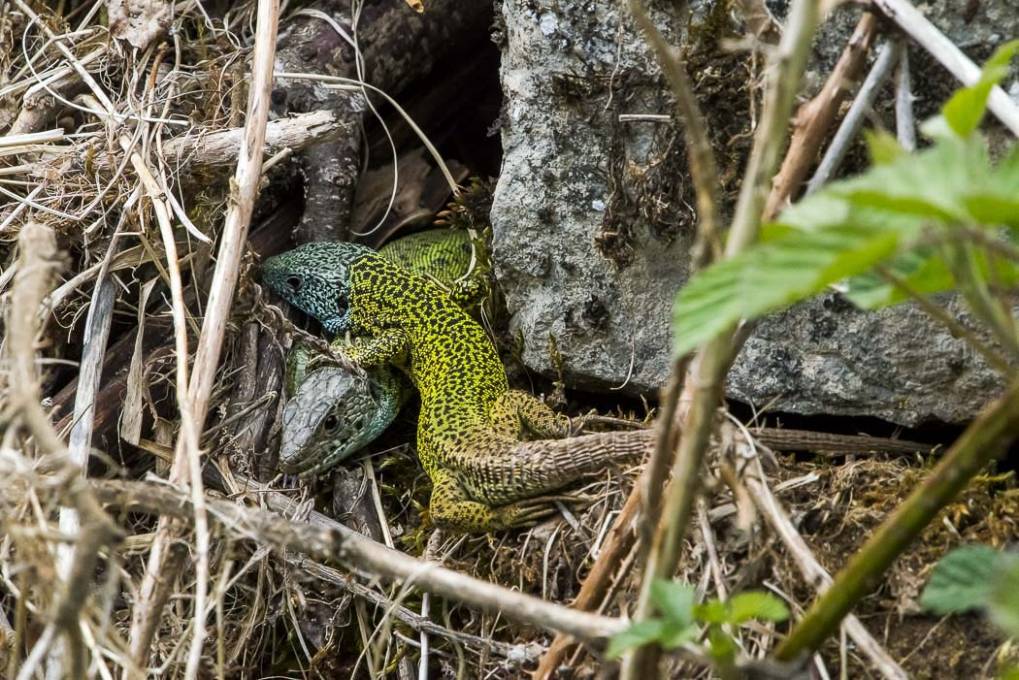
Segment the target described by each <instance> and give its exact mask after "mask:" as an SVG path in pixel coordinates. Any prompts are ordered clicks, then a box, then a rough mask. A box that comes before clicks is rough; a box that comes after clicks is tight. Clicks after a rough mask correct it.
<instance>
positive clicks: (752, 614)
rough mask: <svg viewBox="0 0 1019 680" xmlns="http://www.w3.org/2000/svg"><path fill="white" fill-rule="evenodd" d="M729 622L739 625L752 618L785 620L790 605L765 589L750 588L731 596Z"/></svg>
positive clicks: (787, 616)
mask: <svg viewBox="0 0 1019 680" xmlns="http://www.w3.org/2000/svg"><path fill="white" fill-rule="evenodd" d="M728 605H729V623H732V624H734V625H739V624H741V623H745V622H746V621H750V620H751V619H760V620H762V621H776V622H778V621H785V620H786V619H788V618H789V607H787V606H786V604H785V602H783V601H782V600H780V599H779V598H777V597H775V596H774V595H772V594H771V593H766V592H764V591H763V590H750V591H747V592H745V593H739V594H738V595H733V596H732V597H731V598H729V602H728Z"/></svg>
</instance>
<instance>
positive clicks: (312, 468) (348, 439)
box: [279, 366, 399, 476]
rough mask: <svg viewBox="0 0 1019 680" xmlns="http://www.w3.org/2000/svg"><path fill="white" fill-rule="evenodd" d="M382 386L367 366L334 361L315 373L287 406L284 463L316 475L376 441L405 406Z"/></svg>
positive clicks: (296, 470)
mask: <svg viewBox="0 0 1019 680" xmlns="http://www.w3.org/2000/svg"><path fill="white" fill-rule="evenodd" d="M382 389H385V386H384V385H380V384H379V383H377V382H376V381H375V380H373V379H371V378H370V377H367V376H366V375H365V374H364V373H363V372H361V371H356V370H348V369H346V368H341V367H338V366H328V367H324V368H319V369H316V370H314V371H312V372H311V373H309V374H308V376H307V377H306V378H305V379H304V380H303V381H302V382H301V385H300V387H298V388H297V392H296V393H295V394H294V396H293V397H291V398H290V400H289V401H288V402H287V405H286V407H285V408H284V411H283V435H282V443H281V444H280V460H279V465H280V468H281V469H282V470H283V471H284V472H287V473H298V474H301V475H303V476H308V475H314V474H317V473H320V472H324V471H325V470H328V469H329V468H331V467H332V466H334V465H336V464H337V463H339V462H340V461H342V460H344V459H346V458H349V457H350V456H351V455H352V454H353V453H355V452H356V451H358V450H359V449H362V448H364V447H365V446H367V445H368V444H370V443H371V442H372V441H373V440H374V439H375V438H376V437H378V436H379V435H380V434H382V432H383V431H384V430H385V429H386V427H388V426H389V424H390V423H391V422H392V421H393V419H394V418H395V417H396V414H397V411H398V409H399V404H398V403H395V402H394V401H393V400H388V399H386V398H385V395H381V394H380V390H382Z"/></svg>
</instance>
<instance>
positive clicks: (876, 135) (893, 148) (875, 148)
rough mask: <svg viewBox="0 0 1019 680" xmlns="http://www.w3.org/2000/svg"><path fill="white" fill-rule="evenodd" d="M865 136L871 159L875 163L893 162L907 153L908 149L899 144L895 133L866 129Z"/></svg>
mask: <svg viewBox="0 0 1019 680" xmlns="http://www.w3.org/2000/svg"><path fill="white" fill-rule="evenodd" d="M863 138H864V140H866V142H867V150H868V151H869V152H870V160H871V163H873V164H874V165H885V164H886V163H892V162H894V161H897V160H899V158H901V157H902V156H904V155H905V154H906V150H905V149H903V148H902V145H901V144H899V140H898V139H896V138H895V135H893V134H891V133H889V132H888V131H886V130H864V131H863Z"/></svg>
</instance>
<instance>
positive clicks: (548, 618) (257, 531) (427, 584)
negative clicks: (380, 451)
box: [91, 480, 626, 642]
mask: <svg viewBox="0 0 1019 680" xmlns="http://www.w3.org/2000/svg"><path fill="white" fill-rule="evenodd" d="M91 488H92V490H93V492H94V493H95V495H96V497H97V498H99V499H100V500H101V501H102V502H103V503H104V504H106V505H109V506H112V507H116V508H119V509H121V510H125V511H129V512H141V513H146V514H152V515H161V516H165V517H172V518H175V519H177V520H180V521H182V522H189V521H191V520H193V508H192V506H191V499H190V496H189V494H186V493H183V492H181V491H178V490H176V489H174V488H172V487H169V486H166V485H157V484H151V483H146V482H120V481H100V480H95V481H92V482H91ZM273 496H274V495H268V496H267V500H268V502H269V506H270V507H273V506H274V505H280V506H282V505H286V504H290V503H291V501H289V499H285V500H280V499H276V500H274V499H273ZM207 504H208V508H209V515H210V516H211V517H212V518H213V519H215V520H216V521H217V522H219V523H220V524H221V525H222V526H223V528H224V529H226V530H228V531H231V532H234V533H236V534H237V535H238V537H241V538H249V539H252V540H255V541H257V542H258V543H260V544H263V545H270V546H273V547H275V548H280V549H285V550H292V551H295V552H299V553H303V554H306V555H308V556H309V557H312V558H314V559H316V560H322V561H327V562H336V563H338V564H340V565H341V566H342V567H343V568H345V569H347V570H349V571H351V572H353V573H356V574H360V575H363V576H366V577H369V578H381V579H383V580H385V581H388V582H407V583H410V584H413V585H414V586H415V587H416V588H419V589H421V590H424V591H426V592H430V593H432V594H434V595H438V596H440V597H445V598H448V599H450V600H453V601H456V602H462V603H464V604H466V605H469V606H472V607H476V608H478V609H481V610H483V611H487V612H493V613H500V615H501V616H503V617H506V618H508V619H512V620H514V621H518V622H520V623H525V624H528V625H531V626H535V627H537V628H541V629H543V630H549V631H563V632H566V633H569V634H570V635H573V636H575V637H578V638H580V639H582V640H587V641H592V642H594V641H599V640H604V639H605V638H607V637H610V636H612V635H614V634H616V633H618V632H620V631H621V630H622V629H623V628H624V627H625V625H626V624H625V622H623V621H621V620H619V619H613V618H609V617H605V616H598V615H596V614H587V613H584V612H578V611H575V610H573V609H570V608H569V607H564V606H562V605H559V604H554V603H551V602H546V601H545V600H542V599H540V598H537V597H533V596H531V595H525V594H523V593H520V592H517V591H515V590H510V589H509V588H504V587H502V586H498V585H495V584H493V583H488V582H486V581H481V580H479V579H476V578H472V577H470V576H465V575H464V574H461V573H459V572H457V571H454V570H452V569H447V568H445V567H442V566H439V565H437V564H432V563H427V562H423V561H421V560H417V559H415V558H413V557H411V556H409V555H406V554H404V553H401V552H398V551H396V550H392V549H390V548H387V547H385V546H384V545H382V544H380V543H376V542H375V541H372V540H371V539H369V538H367V537H365V536H362V535H361V534H359V533H357V532H356V531H353V530H352V529H348V528H347V527H344V526H343V525H341V524H338V523H335V522H332V521H331V520H329V519H328V518H326V517H324V516H321V515H319V516H316V515H317V513H315V514H313V516H312V518H311V522H308V523H306V522H293V521H288V520H285V519H282V518H281V517H279V516H278V515H276V514H274V513H272V512H267V511H264V510H257V509H252V508H246V507H244V506H242V505H239V504H237V503H234V502H231V501H222V500H215V499H211V498H210V499H208V500H207Z"/></svg>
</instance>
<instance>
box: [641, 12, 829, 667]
mask: <svg viewBox="0 0 1019 680" xmlns="http://www.w3.org/2000/svg"><path fill="white" fill-rule="evenodd" d="M818 4H819V3H818V1H817V0H798V1H797V2H795V3H794V4H793V6H792V8H791V10H790V13H789V22H788V26H787V28H786V32H785V35H784V36H783V37H782V42H781V43H780V44H779V47H778V50H777V52H776V57H777V60H778V61H777V62H776V63H775V64H774V65H773V67H772V72H771V78H770V80H769V83H768V88H767V91H766V93H765V102H764V108H763V113H762V117H761V124H760V127H759V129H758V130H757V133H756V135H755V137H754V147H753V151H752V152H751V156H750V161H749V163H748V165H747V170H746V174H745V176H744V180H743V186H742V187H741V189H740V197H739V201H738V203H737V206H736V214H735V216H734V218H733V222H732V228H731V230H730V233H729V238H728V243H727V246H726V250H725V253H726V256H727V257H732V256H733V255H735V254H737V253H739V252H741V251H742V250H744V249H745V248H746V247H747V246H749V245H750V244H752V243H753V242H754V241H755V240H756V239H757V234H758V230H759V227H760V223H761V213H762V211H763V208H764V202H765V199H766V198H767V193H768V188H769V183H770V181H771V178H772V176H773V175H774V173H775V169H776V167H777V166H778V160H779V154H780V153H781V151H782V148H783V147H784V145H785V140H786V128H787V125H788V121H789V115H790V113H791V111H792V106H793V100H794V98H795V96H796V93H797V90H798V88H799V83H800V78H801V76H802V74H803V69H804V66H805V65H806V60H807V53H808V51H809V47H810V41H811V38H812V36H813V34H814V30H815V28H816V26H817V22H818V15H819V7H818ZM735 332H736V328H735V327H733V328H731V329H729V330H727V331H725V332H723V333H722V334H720V335H719V336H718V337H717V338H715V339H714V340H713V341H711V342H710V343H709V344H708V345H707V346H706V347H705V348H704V349H703V350H702V351H701V352H700V354H699V355H698V356H697V359H696V360H695V361H694V364H693V368H692V375H693V379H692V380H688V382H687V389H686V390H684V392H689V391H691V390H692V391H693V394H694V400H693V403H692V406H691V408H690V411H689V412H688V413H687V414H686V418H685V421H684V423H683V427H682V432H683V437H682V439H681V441H680V445H679V451H678V452H677V455H676V461H675V464H674V465H673V469H672V479H671V481H670V482H669V486H668V488H667V489H666V492H665V501H664V503H663V505H662V512H661V515H660V516H661V522H660V524H659V526H658V531H657V533H656V536H655V542H654V544H653V545H652V548H651V553H650V554H649V556H648V562H647V566H646V569H645V571H644V580H643V582H642V584H641V592H640V599H639V601H638V605H637V611H636V612H635V620H637V621H640V620H646V619H647V618H649V617H650V616H651V613H652V608H653V607H652V603H651V584H652V583H653V582H654V580H655V579H660V578H665V579H669V578H672V575H673V574H674V573H675V569H676V564H677V562H678V561H679V548H680V545H681V544H682V541H683V538H684V536H685V535H686V529H687V526H688V524H689V521H690V516H691V514H692V510H693V506H694V500H695V499H696V494H697V491H698V490H699V487H700V472H701V467H702V462H703V459H704V454H705V450H706V449H707V445H708V441H709V439H710V436H711V430H712V425H713V423H714V413H715V409H716V408H717V406H718V403H719V400H720V398H721V394H722V389H723V381H724V376H725V372H726V370H727V369H728V367H729V364H730V363H731V359H732V357H733V354H734V353H733V351H732V340H733V335H734V333H735ZM658 657H659V650H658V649H657V648H656V647H653V646H647V647H642V648H640V649H638V650H636V651H634V652H631V653H630V654H629V655H628V657H627V658H626V659H625V662H624V666H623V673H622V678H623V680H637V678H641V677H655V675H656V670H657V665H658Z"/></svg>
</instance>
